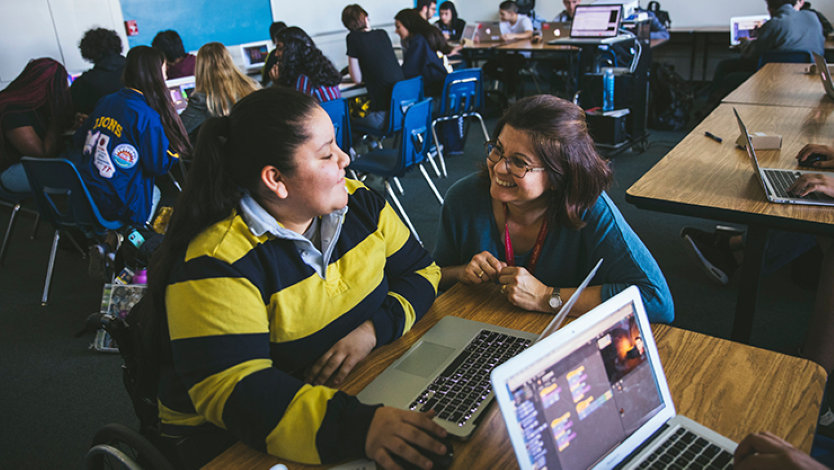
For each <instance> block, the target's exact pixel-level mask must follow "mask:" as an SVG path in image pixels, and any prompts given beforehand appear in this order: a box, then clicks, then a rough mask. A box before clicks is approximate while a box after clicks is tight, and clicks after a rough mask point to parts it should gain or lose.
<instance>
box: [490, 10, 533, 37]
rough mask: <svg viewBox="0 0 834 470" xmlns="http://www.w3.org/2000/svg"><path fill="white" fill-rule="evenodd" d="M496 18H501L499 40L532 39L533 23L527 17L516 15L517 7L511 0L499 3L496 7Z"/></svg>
mask: <svg viewBox="0 0 834 470" xmlns="http://www.w3.org/2000/svg"><path fill="white" fill-rule="evenodd" d="M498 16H499V17H500V18H501V24H500V28H501V39H503V40H504V41H517V40H519V39H530V38H531V37H533V22H532V21H530V17H529V16H527V15H521V14H519V13H518V5H516V3H515V2H513V1H512V0H506V1H504V2H501V4H500V5H499V6H498Z"/></svg>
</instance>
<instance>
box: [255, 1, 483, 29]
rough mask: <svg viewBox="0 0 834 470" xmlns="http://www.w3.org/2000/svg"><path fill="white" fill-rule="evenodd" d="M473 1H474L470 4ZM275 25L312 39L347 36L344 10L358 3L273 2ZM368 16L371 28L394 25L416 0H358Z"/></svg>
mask: <svg viewBox="0 0 834 470" xmlns="http://www.w3.org/2000/svg"><path fill="white" fill-rule="evenodd" d="M470 1H471V0H470ZM269 3H270V4H271V6H272V18H273V21H283V22H284V23H287V25H288V26H298V27H299V28H301V29H303V30H304V31H305V32H306V33H307V34H309V35H310V36H313V37H315V36H320V35H325V34H332V33H335V32H342V33H345V34H346V33H347V29H346V28H345V26H344V25H343V24H342V10H343V9H344V8H345V6H346V5H348V4H350V3H354V2H353V1H345V0H308V1H307V2H299V1H298V0H270V2H269ZM355 3H358V4H359V5H361V6H362V8H364V9H365V11H367V12H368V16H369V17H370V19H371V26H372V27H374V28H377V27H380V26H381V25H390V24H391V23H393V22H394V15H396V14H397V12H399V11H400V10H402V9H403V8H414V0H356V1H355Z"/></svg>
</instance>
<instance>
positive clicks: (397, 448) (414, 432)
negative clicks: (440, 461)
mask: <svg viewBox="0 0 834 470" xmlns="http://www.w3.org/2000/svg"><path fill="white" fill-rule="evenodd" d="M433 416H434V411H429V412H427V413H418V412H416V411H405V410H399V409H397V408H391V407H388V406H383V407H382V408H378V409H377V410H376V412H374V417H373V419H372V420H371V426H370V427H369V428H368V437H367V438H366V439H365V455H367V456H368V458H370V459H373V460H374V461H375V462H376V463H378V464H379V465H381V466H382V467H383V468H386V469H397V470H400V469H402V467H400V466H399V465H397V464H396V462H395V461H394V459H393V457H392V456H393V455H398V456H399V457H400V458H402V459H404V460H407V461H409V462H411V463H414V464H416V465H419V466H420V467H422V468H429V467H430V466H431V461H430V460H429V459H428V458H426V457H425V456H424V455H423V454H421V453H420V452H419V451H418V450H417V447H421V448H423V449H426V450H428V451H430V452H434V453H435V454H441V455H442V454H444V453H445V452H446V447H445V446H444V445H443V444H442V443H441V442H439V441H437V440H436V439H435V438H434V437H433V436H432V435H434V436H437V437H440V438H444V437H446V430H445V429H443V428H442V427H440V425H439V424H437V423H435V422H434V421H432V420H431V419H432V417H433Z"/></svg>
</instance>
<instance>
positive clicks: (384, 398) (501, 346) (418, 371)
mask: <svg viewBox="0 0 834 470" xmlns="http://www.w3.org/2000/svg"><path fill="white" fill-rule="evenodd" d="M600 265H602V260H599V261H598V262H597V264H596V266H594V268H593V269H592V270H591V272H590V273H588V275H587V276H586V277H585V280H583V281H582V284H580V285H579V287H578V288H577V289H576V291H574V293H573V295H571V296H570V299H568V301H567V302H566V303H565V304H564V305H562V308H561V309H559V312H558V313H557V314H556V316H554V317H553V320H551V322H550V324H548V325H547V327H545V329H544V330H542V332H541V334H538V335H537V334H534V333H528V332H526V331H520V330H513V329H509V328H503V327H500V326H496V325H490V324H488V323H482V322H478V321H474V320H467V319H464V318H460V317H456V316H452V315H449V316H445V317H443V318H442V319H440V321H439V322H437V324H436V325H434V326H433V327H432V328H431V329H430V330H429V331H427V332H426V334H424V335H423V336H422V337H421V338H420V339H419V340H418V341H417V343H415V344H414V345H413V346H412V347H411V348H410V349H409V350H408V351H406V352H405V354H403V355H402V357H400V358H399V359H397V360H396V361H394V363H393V364H391V365H390V366H388V368H386V369H385V370H384V371H383V372H382V373H381V374H379V375H378V376H377V377H376V378H375V379H374V380H373V381H372V382H371V383H370V384H368V386H367V387H365V389H364V390H362V391H361V392H359V394H358V395H357V398H359V401H361V402H362V403H369V404H374V403H383V404H385V405H387V406H393V407H395V408H401V409H406V410H418V411H428V410H432V409H433V410H435V412H436V413H437V415H436V416H435V418H434V420H435V421H436V422H437V423H438V424H440V425H441V426H442V427H443V428H444V429H446V431H447V432H448V433H449V434H450V435H452V436H455V437H457V438H460V439H468V438H469V436H471V435H472V432H473V431H474V430H475V427H476V426H477V424H478V422H479V421H480V417H481V416H482V413H483V412H484V411H485V410H486V408H487V406H488V405H489V404H490V403H492V387H491V386H490V383H489V373H490V372H491V371H492V369H493V368H494V367H495V366H496V365H497V364H500V363H502V362H504V361H505V360H507V359H508V358H510V357H512V356H514V355H516V354H518V353H519V352H520V351H522V350H524V349H525V348H527V347H528V346H530V345H531V344H533V343H534V342H536V341H538V340H539V339H541V338H544V337H546V336H548V335H549V334H550V333H552V332H553V331H555V330H557V329H558V328H559V327H560V326H561V325H562V322H563V321H564V320H565V318H566V317H567V315H568V312H570V310H571V309H572V308H573V306H574V304H575V303H576V300H577V299H578V298H579V295H580V294H581V293H582V291H583V290H584V289H585V287H587V286H588V283H589V282H591V279H593V277H594V275H595V274H596V272H597V270H598V269H599V267H600Z"/></svg>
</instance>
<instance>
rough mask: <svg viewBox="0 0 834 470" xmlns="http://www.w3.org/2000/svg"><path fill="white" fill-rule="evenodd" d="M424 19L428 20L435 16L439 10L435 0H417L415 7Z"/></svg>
mask: <svg viewBox="0 0 834 470" xmlns="http://www.w3.org/2000/svg"><path fill="white" fill-rule="evenodd" d="M414 9H415V10H416V11H417V13H419V14H420V16H422V17H423V19H424V20H426V21H428V20H430V19H432V17H434V13H435V12H436V11H437V2H436V1H435V0H417V6H416V7H415V8H414Z"/></svg>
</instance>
